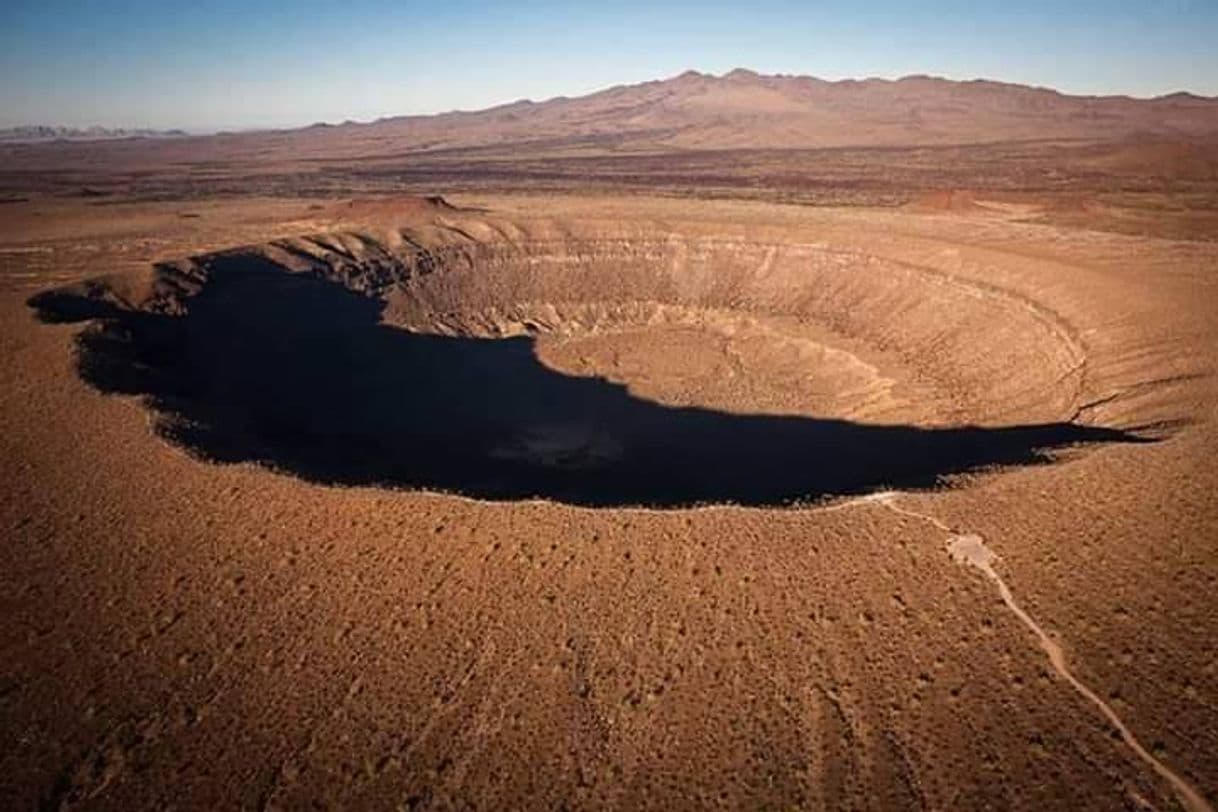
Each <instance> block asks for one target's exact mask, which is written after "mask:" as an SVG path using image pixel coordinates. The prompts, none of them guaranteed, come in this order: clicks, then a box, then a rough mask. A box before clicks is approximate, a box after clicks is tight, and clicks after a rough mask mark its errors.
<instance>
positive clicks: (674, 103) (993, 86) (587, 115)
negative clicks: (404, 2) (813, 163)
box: [0, 68, 1218, 159]
mask: <svg viewBox="0 0 1218 812" xmlns="http://www.w3.org/2000/svg"><path fill="white" fill-rule="evenodd" d="M175 135H185V133H181V132H180V131H176V130H171V131H154V130H109V129H105V128H100V127H93V128H88V129H84V130H77V129H72V128H54V127H19V128H14V129H10V130H7V131H0V142H5V141H7V142H10V143H12V142H18V141H78V140H85V139H89V138H108V139H111V140H116V141H118V140H120V139H123V138H130V137H133V136H144V137H157V138H159V139H160V144H162V145H164V146H163V147H162V146H158V150H161V149H165V150H170V151H173V150H182V151H184V150H186V149H187V148H189V150H190V151H191V152H192V154H197V153H199V151H200V150H203V151H207V150H209V149H213V150H216V151H221V152H226V153H232V154H236V153H240V152H242V151H243V150H246V149H248V150H251V152H250V154H251V155H252V154H255V153H256V154H259V155H264V156H265V155H271V154H274V155H278V156H282V157H285V158H287V157H295V158H299V159H308V158H311V157H328V158H347V159H360V158H377V157H385V156H396V155H406V154H419V153H434V152H439V151H444V150H453V149H457V150H460V149H492V150H498V149H506V150H510V149H512V148H513V146H515V145H525V144H529V145H533V146H542V147H544V148H546V149H551V148H555V149H559V150H570V149H575V150H585V149H586V150H593V151H596V150H602V149H610V150H614V151H618V152H665V151H670V150H730V149H822V148H835V147H920V146H927V147H930V146H948V145H967V144H980V143H994V142H1019V141H1045V140H1087V141H1098V140H1103V141H1112V140H1121V139H1127V138H1139V139H1144V138H1150V139H1168V140H1172V139H1179V138H1185V139H1188V138H1194V137H1198V136H1201V137H1206V138H1209V137H1213V136H1216V135H1218V98H1207V97H1203V96H1197V95H1194V94H1191V93H1185V92H1177V93H1171V94H1168V95H1164V96H1158V97H1155V98H1149V99H1141V98H1132V97H1129V96H1076V95H1068V94H1065V93H1062V92H1059V91H1057V90H1053V89H1050V88H1044V87H1030V86H1027V85H1019V84H1011V83H1007V82H999V81H993V80H988V79H974V80H969V81H956V80H952V79H943V78H939V77H934V76H926V75H917V76H906V77H903V78H901V79H874V78H872V79H842V80H835V81H829V80H825V79H817V78H815V77H811V76H789V75H765V74H760V73H756V72H754V71H751V70H746V69H744V68H737V69H735V70H733V71H730V72H728V73H725V74H723V75H722V76H715V75H712V74H706V73H699V72H697V71H686V72H685V73H682V74H680V75H678V76H674V77H671V78H668V79H661V80H655V81H650V82H642V83H640V84H632V85H617V86H615V87H610V88H607V89H605V90H600V91H597V92H594V93H590V94H588V95H584V96H577V97H566V96H559V97H556V98H552V99H548V100H545V101H530V100H521V101H515V102H511V103H508V104H502V105H498V106H496V107H491V108H488V109H484V110H474V111H454V112H448V113H440V114H435V115H408V116H393V117H388V118H382V119H378V120H376V121H371V122H362V123H361V122H352V121H345V122H342V123H340V124H324V123H320V124H314V125H311V126H307V127H301V128H298V129H284V130H264V131H244V132H232V133H219V134H217V135H214V136H208V137H202V138H191V139H189V141H186V140H182V141H178V140H177V139H174V138H169V137H167V136H175ZM140 148H141V149H142V148H143V147H142V146H141V147H140Z"/></svg>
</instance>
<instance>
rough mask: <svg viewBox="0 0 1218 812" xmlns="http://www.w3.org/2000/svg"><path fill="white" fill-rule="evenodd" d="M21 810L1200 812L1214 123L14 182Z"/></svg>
mask: <svg viewBox="0 0 1218 812" xmlns="http://www.w3.org/2000/svg"><path fill="white" fill-rule="evenodd" d="M0 199H2V200H3V201H4V202H3V203H0V313H2V318H0V347H2V348H3V351H2V352H0V362H2V363H3V365H4V380H5V382H6V384H7V385H6V386H5V387H4V391H3V394H0V402H2V405H0V420H2V421H3V422H2V424H0V438H2V440H0V442H3V451H2V453H0V486H2V487H3V499H2V500H0V527H3V528H5V534H4V538H5V544H4V545H3V547H2V548H0V550H2V551H3V552H2V553H0V555H2V556H3V558H2V560H0V589H2V592H3V595H4V596H5V597H4V606H5V623H4V625H3V637H2V638H0V646H2V647H3V648H2V651H3V665H0V731H2V732H3V734H4V741H5V742H6V746H5V747H4V748H3V750H0V770H2V772H0V775H2V776H3V778H0V806H2V807H4V808H12V809H24V808H44V809H77V808H80V809H144V808H170V807H172V808H189V809H194V808H263V809H272V808H283V809H293V808H302V807H310V806H323V807H334V808H408V809H421V808H434V809H446V808H481V809H502V808H559V807H562V808H580V809H587V808H605V807H611V808H629V809H634V808H663V809H669V808H701V807H707V806H718V807H724V808H779V807H781V808H812V809H841V808H868V809H870V808H883V809H906V808H910V809H982V808H1011V809H1071V810H1073V809H1114V808H1117V809H1119V808H1129V809H1151V808H1153V809H1185V810H1190V812H1195V811H1197V810H1211V809H1213V806H1214V804H1215V802H1216V801H1218V755H1216V754H1218V645H1216V643H1215V641H1218V602H1216V600H1215V589H1216V587H1218V496H1216V494H1218V465H1216V464H1215V462H1214V460H1215V458H1216V455H1218V431H1216V428H1215V426H1216V424H1215V420H1216V419H1218V388H1216V384H1215V378H1214V372H1215V359H1216V357H1218V356H1216V352H1218V320H1216V319H1215V314H1218V239H1216V238H1218V102H1215V101H1214V100H1210V99H1200V98H1196V97H1189V96H1182V95H1178V96H1169V97H1164V98H1161V99H1154V100H1132V99H1125V98H1104V99H1082V98H1075V97H1068V96H1063V95H1060V94H1057V93H1055V92H1053V91H1047V90H1039V89H1032V88H1023V87H1018V86H1012V85H1002V84H998V83H952V82H946V81H944V80H937V79H928V78H909V79H905V80H901V81H898V82H881V81H876V80H869V81H865V82H852V83H849V82H839V83H826V82H820V81H818V80H813V79H806V78H792V77H763V76H757V75H756V74H751V73H748V72H734V73H732V74H729V75H727V76H725V77H720V78H716V77H708V76H704V75H700V74H685V75H682V76H681V77H677V78H676V79H672V80H668V81H666V82H657V83H649V84H646V85H641V86H635V87H628V88H615V89H612V90H609V91H605V92H604V93H600V94H595V95H593V96H590V97H585V98H582V99H560V100H552V101H549V102H544V103H539V104H532V103H519V104H516V105H510V106H508V107H504V108H496V109H494V110H490V111H485V112H480V113H462V114H450V115H446V116H439V117H434V118H408V119H389V120H384V121H381V122H377V123H373V124H367V125H343V126H338V127H317V128H310V129H307V130H302V131H294V132H282V133H246V134H239V135H225V136H215V137H208V138H172V137H171V138H156V139H128V140H123V139H118V140H107V141H104V142H102V141H98V142H87V141H71V142H56V143H24V144H7V145H2V146H0Z"/></svg>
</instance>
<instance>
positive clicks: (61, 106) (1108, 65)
mask: <svg viewBox="0 0 1218 812" xmlns="http://www.w3.org/2000/svg"><path fill="white" fill-rule="evenodd" d="M1216 43H1218V0H1175V1H1174V2H1173V1H1172V0H1165V1H1164V2H1150V1H1147V2H1096V1H1095V0H1078V2H1073V3H1069V2H1067V3H1060V2H1058V3H1055V2H1042V1H1041V0H1027V2H1023V3H1017V2H1001V3H991V2H985V1H984V0H979V1H978V2H944V1H941V2H936V1H935V0H926V1H925V2H921V3H897V2H884V1H883V0H881V1H880V2H871V3H861V2H815V1H814V0H805V2H786V1H785V0H759V1H758V2H754V3H751V4H750V3H744V2H739V1H737V2H731V3H720V2H700V3H695V2H652V3H646V2H633V1H632V0H626V1H625V2H617V3H613V2H608V0H606V2H599V3H586V4H585V3H560V2H547V1H546V0H534V2H529V3H520V4H508V3H492V2H466V1H465V0H449V1H448V2H443V0H440V1H439V2H431V3H421V2H386V1H385V0H327V2H315V0H297V1H296V2H289V0H272V1H271V2H262V3H258V2H255V1H254V0H247V1H245V2H241V1H239V0H194V2H189V3H184V2H178V0H156V1H155V2H154V0H0V126H11V125H14V124H24V123H48V124H67V125H75V126H80V125H87V124H102V125H109V126H153V127H184V128H187V129H190V130H198V131H206V130H212V129H217V128H240V127H268V126H289V125H301V124H308V123H311V122H314V121H340V120H342V119H346V118H353V119H360V120H364V119H370V118H376V117H378V116H383V115H395V114H403V113H430V112H440V111H444V110H451V109H475V108H480V107H485V106H489V105H492V104H496V103H500V102H507V101H512V100H515V99H518V98H533V99H543V98H549V97H551V96H555V95H564V94H565V95H577V94H581V93H585V92H589V91H592V90H596V89H599V88H602V87H606V86H608V85H613V84H620V83H626V82H638V81H644V80H647V79H655V78H662V77H666V76H671V75H675V74H677V73H680V72H681V71H683V70H685V69H687V68H693V69H696V70H701V71H707V72H713V73H722V72H725V71H727V70H730V69H731V68H733V67H737V66H744V67H749V68H753V69H755V70H758V71H761V72H763V73H799V74H810V75H814V76H820V77H823V78H829V79H836V78H845V77H857V78H862V77H866V76H882V77H889V78H896V77H898V76H902V75H906V74H910V73H930V74H935V75H942V76H947V77H950V78H959V79H968V78H976V77H985V78H994V79H1003V80H1007V81H1014V82H1022V83H1027V84H1037V85H1047V86H1051V87H1057V88H1059V89H1062V90H1064V91H1067V92H1076V93H1129V94H1132V95H1141V96H1146V95H1156V94H1160V93H1167V92H1171V91H1175V90H1189V91H1192V92H1194V93H1200V94H1203V95H1218V44H1216Z"/></svg>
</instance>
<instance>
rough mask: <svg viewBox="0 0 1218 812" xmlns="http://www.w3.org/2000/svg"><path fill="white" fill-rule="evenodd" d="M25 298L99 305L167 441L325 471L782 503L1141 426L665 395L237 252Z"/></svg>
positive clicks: (885, 484) (601, 497)
mask: <svg viewBox="0 0 1218 812" xmlns="http://www.w3.org/2000/svg"><path fill="white" fill-rule="evenodd" d="M30 303H31V305H32V306H34V307H36V308H38V310H39V312H40V315H41V316H42V317H43V318H44V319H46V320H49V321H79V320H83V319H97V322H96V323H95V324H93V325H91V326H90V327H89V328H88V329H86V330H85V331H84V332H83V333H82V335H81V336H80V339H79V341H80V350H81V351H80V359H79V366H80V372H81V375H82V376H83V377H84V378H85V379H86V380H87V381H89V382H90V383H91V384H92V385H94V386H96V387H97V388H99V389H101V390H103V391H106V392H120V393H128V394H138V395H144V396H146V399H147V403H148V405H149V406H150V407H151V408H153V409H154V410H155V411H156V412H158V413H159V415H160V420H159V429H160V431H161V432H162V433H163V434H164V435H165V436H167V437H168V438H170V439H171V440H172V441H174V442H176V443H179V444H181V445H183V446H185V447H186V448H188V449H190V450H191V451H193V452H195V453H197V454H200V455H202V456H204V457H206V458H208V459H212V460H216V461H226V462H230V461H231V462H237V461H255V462H259V463H263V464H267V465H270V466H272V467H274V468H276V469H278V470H281V471H285V472H289V473H292V474H295V475H297V476H300V477H303V478H304V479H307V480H313V481H317V482H325V483H341V484H347V485H382V486H390V487H408V488H428V489H435V490H445V491H453V492H458V493H462V494H466V495H469V496H474V497H481V498H490V499H518V498H526V497H533V496H537V497H543V498H547V499H554V500H558V501H562V502H569V503H574V504H581V505H596V506H609V505H653V506H667V507H675V506H682V505H691V504H697V503H708V502H734V503H739V504H746V505H774V504H785V503H790V502H793V501H798V500H810V499H816V498H819V497H825V496H832V495H845V494H858V493H864V492H867V491H871V490H876V489H881V488H890V487H928V486H932V485H934V484H936V483H938V482H940V481H941V479H942V477H944V476H947V475H950V474H956V473H961V472H965V471H968V470H971V469H976V468H978V467H985V466H994V465H1018V464H1027V463H1037V462H1045V461H1047V460H1048V459H1049V457H1048V456H1047V455H1046V453H1045V450H1046V449H1052V448H1055V447H1060V446H1064V445H1072V444H1079V443H1097V442H1138V441H1141V440H1140V439H1139V438H1138V437H1136V436H1134V435H1130V434H1128V433H1125V432H1121V431H1117V430H1112V429H1104V428H1093V427H1086V426H1080V425H1075V424H1070V423H1053V424H1044V425H1029V426H1015V427H1009V428H977V427H964V428H951V429H922V428H916V427H913V426H873V425H861V424H856V423H851V422H848V421H843V420H827V419H826V420H822V419H808V418H802V417H781V416H747V415H734V414H725V413H721V412H715V411H711V410H707V409H699V408H670V407H667V406H662V405H659V404H656V403H653V402H650V401H646V400H640V399H638V398H635V397H632V396H631V395H630V394H629V393H628V392H627V391H626V389H625V388H624V387H622V386H619V385H617V384H612V383H609V382H606V381H604V380H601V379H593V378H578V377H571V376H568V375H564V374H562V373H559V372H556V371H554V370H551V369H549V368H547V367H545V366H543V365H542V364H541V363H540V362H539V361H538V360H537V358H536V356H535V354H534V348H533V341H532V340H531V339H529V338H510V339H502V340H486V339H473V338H448V337H439V336H430V335H415V334H411V333H408V332H406V331H404V330H400V329H396V328H393V327H389V326H386V325H382V324H379V323H378V320H379V317H380V312H381V308H382V303H381V302H379V301H377V300H375V299H371V298H366V297H363V296H360V295H357V294H354V293H351V292H349V291H348V290H346V289H345V288H343V287H340V286H339V285H337V284H334V283H331V282H327V281H324V280H321V279H318V278H315V277H312V276H308V275H305V274H295V273H289V272H286V271H284V270H283V269H281V268H279V267H278V266H276V265H274V264H272V263H270V262H268V261H266V260H262V259H257V258H251V257H248V256H246V257H242V256H226V257H219V258H216V259H215V260H214V261H213V263H212V272H211V281H210V282H208V284H207V285H206V286H205V287H204V288H203V290H202V291H201V292H200V293H198V294H197V295H195V296H193V297H191V298H189V299H187V300H185V303H186V307H187V310H188V314H187V315H185V316H169V315H161V314H156V313H149V312H143V311H132V310H127V309H123V308H120V307H116V306H112V305H108V304H106V303H104V302H102V301H100V300H99V299H96V298H90V297H87V296H84V295H81V296H73V295H71V294H68V293H64V292H48V293H44V294H41V295H39V296H36V297H34V299H32V300H31V302H30Z"/></svg>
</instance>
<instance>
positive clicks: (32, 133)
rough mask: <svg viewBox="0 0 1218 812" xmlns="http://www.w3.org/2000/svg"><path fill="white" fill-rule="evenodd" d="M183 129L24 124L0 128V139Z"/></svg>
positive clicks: (153, 134)
mask: <svg viewBox="0 0 1218 812" xmlns="http://www.w3.org/2000/svg"><path fill="white" fill-rule="evenodd" d="M184 135H186V133H185V132H184V131H183V130H153V129H147V128H135V129H127V128H123V127H96V126H95V127H54V126H49V125H46V124H26V125H22V126H19V127H6V128H0V141H58V140H64V141H89V140H103V139H110V138H173V137H179V136H184Z"/></svg>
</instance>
